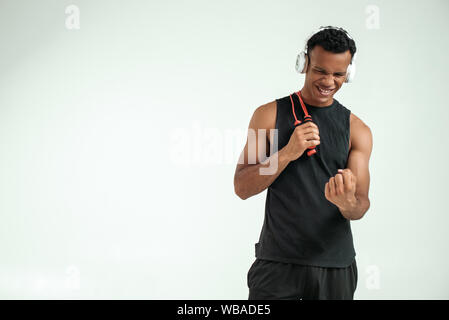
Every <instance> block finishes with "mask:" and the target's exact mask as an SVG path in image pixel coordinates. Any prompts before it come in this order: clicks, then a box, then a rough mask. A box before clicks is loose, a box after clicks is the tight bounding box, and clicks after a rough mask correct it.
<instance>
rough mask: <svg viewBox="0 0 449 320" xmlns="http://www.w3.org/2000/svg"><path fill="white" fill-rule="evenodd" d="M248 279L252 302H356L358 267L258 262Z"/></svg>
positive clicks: (253, 266) (253, 265)
mask: <svg viewBox="0 0 449 320" xmlns="http://www.w3.org/2000/svg"><path fill="white" fill-rule="evenodd" d="M247 279H248V280H247V281H248V288H249V296H248V299H249V300H263V299H272V300H278V299H282V300H299V299H303V300H317V299H319V300H324V299H331V300H353V298H354V292H355V289H356V287H357V264H356V261H355V259H354V262H353V263H352V264H351V265H350V266H348V267H346V268H325V267H315V266H306V265H299V264H293V263H284V262H277V261H270V260H263V259H259V258H256V260H255V261H254V262H253V264H252V265H251V268H250V269H249V271H248V277H247Z"/></svg>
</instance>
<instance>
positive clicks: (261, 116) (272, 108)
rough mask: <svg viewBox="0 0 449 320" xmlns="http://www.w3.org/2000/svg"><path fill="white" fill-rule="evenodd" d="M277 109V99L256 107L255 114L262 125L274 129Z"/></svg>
mask: <svg viewBox="0 0 449 320" xmlns="http://www.w3.org/2000/svg"><path fill="white" fill-rule="evenodd" d="M276 109H277V102H276V100H273V101H270V102H267V103H265V104H262V105H261V106H259V107H257V108H256V110H255V111H254V116H255V118H256V119H257V122H258V123H259V124H260V127H262V128H266V129H273V128H274V127H275V125H276V123H275V122H276Z"/></svg>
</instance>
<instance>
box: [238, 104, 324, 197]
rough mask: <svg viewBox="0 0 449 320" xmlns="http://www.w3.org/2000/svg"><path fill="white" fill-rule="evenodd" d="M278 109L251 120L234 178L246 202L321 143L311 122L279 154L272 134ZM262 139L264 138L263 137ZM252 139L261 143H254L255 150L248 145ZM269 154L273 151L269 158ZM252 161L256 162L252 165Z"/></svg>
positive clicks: (265, 109)
mask: <svg viewBox="0 0 449 320" xmlns="http://www.w3.org/2000/svg"><path fill="white" fill-rule="evenodd" d="M276 108H277V105H276V101H273V102H270V103H268V104H265V105H262V106H260V107H259V108H257V109H256V111H255V112H254V114H253V116H252V118H251V121H250V124H249V127H248V139H247V141H246V145H245V148H244V149H243V152H242V154H241V156H240V159H241V160H243V161H239V164H237V168H236V171H235V175H234V190H235V193H236V194H237V195H238V196H239V197H240V198H241V199H243V200H245V199H247V198H249V197H251V196H253V195H256V194H258V193H260V192H262V191H263V190H265V189H266V188H268V187H269V186H270V185H271V184H272V183H273V181H274V180H275V179H276V178H277V177H278V176H279V175H280V174H281V173H282V171H283V170H284V169H285V168H286V167H287V165H288V164H289V163H290V161H293V160H296V159H297V158H299V157H300V156H301V155H302V154H303V153H304V151H305V150H306V149H307V148H308V147H310V146H314V145H317V144H319V143H320V141H319V140H320V138H319V130H318V127H317V126H316V125H315V124H313V123H311V122H309V123H307V124H303V125H300V126H297V127H296V128H295V130H294V131H293V133H292V135H291V137H290V140H289V142H288V144H287V145H286V146H284V147H283V148H282V149H281V150H277V146H278V144H277V135H276V134H272V133H274V132H273V131H272V130H274V129H275V125H276ZM260 129H264V130H265V131H264V130H260ZM259 135H261V136H260V137H259ZM267 135H268V136H267ZM250 138H252V140H253V141H254V140H255V141H257V143H254V144H255V146H256V147H255V150H254V149H253V148H250V147H249V146H250V145H251V143H248V142H249V141H250V140H251V139H250ZM259 138H261V139H259ZM259 141H262V143H259ZM264 142H265V152H264V150H260V148H261V147H262V148H263V143H264ZM254 144H253V145H254ZM267 146H268V147H267ZM271 146H273V147H271ZM267 150H270V155H269V157H268V158H267V155H266V151H267ZM254 153H255V155H254ZM249 158H252V159H253V160H256V161H248V159H249ZM242 162H243V163H242ZM250 162H252V164H251V163H250Z"/></svg>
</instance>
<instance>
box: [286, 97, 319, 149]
mask: <svg viewBox="0 0 449 320" xmlns="http://www.w3.org/2000/svg"><path fill="white" fill-rule="evenodd" d="M295 93H296V95H297V96H298V98H299V102H300V103H301V107H302V110H303V111H304V123H306V122H309V121H312V116H311V115H310V114H309V113H308V112H307V109H306V106H305V105H304V102H303V101H302V98H301V90H299V91H298V92H295ZM290 101H291V102H292V110H293V116H294V117H295V123H294V126H295V127H296V126H298V125H300V124H301V121H299V120H298V118H296V113H295V104H294V103H293V99H292V95H290ZM315 147H316V146H311V147H308V148H307V149H310V150H309V151H307V155H308V156H309V157H310V156H311V155H313V154H315V153H316V149H315Z"/></svg>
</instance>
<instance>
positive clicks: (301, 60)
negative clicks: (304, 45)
mask: <svg viewBox="0 0 449 320" xmlns="http://www.w3.org/2000/svg"><path fill="white" fill-rule="evenodd" d="M306 67H307V58H306V53H305V52H304V51H301V52H300V53H299V54H298V56H297V57H296V65H295V69H296V72H298V73H305V72H306Z"/></svg>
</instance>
